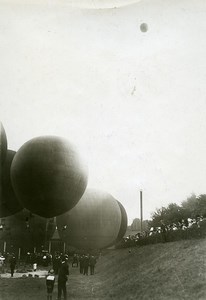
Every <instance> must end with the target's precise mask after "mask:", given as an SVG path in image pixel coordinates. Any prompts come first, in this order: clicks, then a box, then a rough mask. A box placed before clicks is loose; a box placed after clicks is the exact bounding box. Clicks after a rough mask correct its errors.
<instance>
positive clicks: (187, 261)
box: [0, 239, 206, 300]
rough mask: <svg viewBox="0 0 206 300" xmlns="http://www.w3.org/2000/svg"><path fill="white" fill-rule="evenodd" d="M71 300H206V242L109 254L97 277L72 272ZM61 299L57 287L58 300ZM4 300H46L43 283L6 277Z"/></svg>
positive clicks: (0, 283) (1, 284) (0, 294)
mask: <svg viewBox="0 0 206 300" xmlns="http://www.w3.org/2000/svg"><path fill="white" fill-rule="evenodd" d="M67 290H68V299H79V300H81V299H122V300H127V299H135V300H136V299H141V300H142V299H154V300H155V299H157V300H162V299H171V300H173V299H181V300H182V299H185V300H188V299H191V300H192V299H202V300H204V299H206V239H199V240H187V241H178V242H172V243H166V244H155V245H148V246H142V247H138V248H132V249H131V253H130V252H129V249H118V250H107V251H105V252H103V254H102V256H101V257H100V259H99V260H98V263H97V267H96V274H95V275H94V276H84V275H81V274H79V270H78V269H77V268H71V266H70V276H69V281H68V284H67ZM56 297H57V285H56V284H55V288H54V293H53V299H56ZM0 299H1V300H28V299H29V300H36V299H41V300H43V299H46V286H45V280H44V279H42V278H1V279H0Z"/></svg>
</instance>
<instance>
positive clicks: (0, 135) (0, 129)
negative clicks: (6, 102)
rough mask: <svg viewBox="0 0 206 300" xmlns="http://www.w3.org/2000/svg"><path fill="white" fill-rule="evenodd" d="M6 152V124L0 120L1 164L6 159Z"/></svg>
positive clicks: (0, 164)
mask: <svg viewBox="0 0 206 300" xmlns="http://www.w3.org/2000/svg"><path fill="white" fill-rule="evenodd" d="M6 152H7V137H6V132H5V129H4V126H3V125H2V123H1V122H0V166H2V165H3V163H4V162H5V160H6Z"/></svg>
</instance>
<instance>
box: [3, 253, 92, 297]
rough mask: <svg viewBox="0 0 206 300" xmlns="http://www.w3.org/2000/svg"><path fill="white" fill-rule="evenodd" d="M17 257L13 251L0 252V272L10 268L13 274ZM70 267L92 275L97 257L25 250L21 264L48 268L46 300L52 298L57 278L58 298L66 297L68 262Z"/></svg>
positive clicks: (86, 254) (34, 269)
mask: <svg viewBox="0 0 206 300" xmlns="http://www.w3.org/2000/svg"><path fill="white" fill-rule="evenodd" d="M17 261H18V260H17V259H16V257H15V255H14V253H11V254H10V253H5V254H3V253H0V274H2V273H5V272H8V267H9V268H10V271H9V272H10V274H11V277H13V276H14V271H15V269H16V265H17ZM70 263H71V267H72V268H74V267H76V268H79V273H80V274H83V275H86V276H88V275H89V274H90V275H94V273H95V265H96V263H97V257H96V256H94V255H92V254H88V253H85V254H81V255H79V254H77V253H74V254H73V255H72V256H70V255H68V254H63V253H60V252H55V253H54V255H51V254H49V253H48V252H45V251H44V252H42V253H30V252H27V254H26V257H25V258H24V261H23V262H22V260H21V264H23V265H26V266H27V267H28V268H31V269H32V270H33V271H34V272H35V271H37V266H40V267H41V269H42V268H44V267H45V269H48V275H47V276H46V288H47V300H52V293H53V289H54V283H55V280H56V279H57V286H58V299H61V296H62V294H63V297H64V299H67V290H66V282H67V280H68V276H69V264H70Z"/></svg>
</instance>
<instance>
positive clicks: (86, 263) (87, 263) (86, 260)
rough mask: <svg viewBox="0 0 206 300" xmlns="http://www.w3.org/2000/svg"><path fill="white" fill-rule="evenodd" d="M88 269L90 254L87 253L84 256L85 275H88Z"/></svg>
mask: <svg viewBox="0 0 206 300" xmlns="http://www.w3.org/2000/svg"><path fill="white" fill-rule="evenodd" d="M88 269H89V255H88V254H87V255H85V257H84V275H88Z"/></svg>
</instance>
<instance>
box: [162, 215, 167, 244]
mask: <svg viewBox="0 0 206 300" xmlns="http://www.w3.org/2000/svg"><path fill="white" fill-rule="evenodd" d="M160 223H161V235H162V242H163V243H166V242H167V227H166V225H165V223H164V221H163V220H160Z"/></svg>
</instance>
